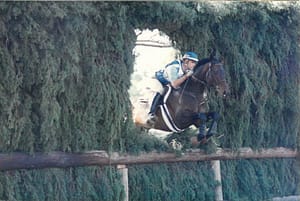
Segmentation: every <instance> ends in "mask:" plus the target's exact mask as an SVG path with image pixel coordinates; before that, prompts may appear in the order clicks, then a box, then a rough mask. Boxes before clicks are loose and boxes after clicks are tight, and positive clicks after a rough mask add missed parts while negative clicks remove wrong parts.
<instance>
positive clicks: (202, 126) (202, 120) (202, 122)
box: [197, 112, 207, 142]
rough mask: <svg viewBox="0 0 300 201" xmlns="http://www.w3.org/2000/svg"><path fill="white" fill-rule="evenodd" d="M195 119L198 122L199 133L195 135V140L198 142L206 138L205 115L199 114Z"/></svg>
mask: <svg viewBox="0 0 300 201" xmlns="http://www.w3.org/2000/svg"><path fill="white" fill-rule="evenodd" d="M197 118H198V119H199V120H200V125H199V133H198V135H197V140H198V142H200V141H202V140H203V139H204V138H205V137H206V121H207V115H206V113H204V112H200V113H199V114H198V116H197Z"/></svg>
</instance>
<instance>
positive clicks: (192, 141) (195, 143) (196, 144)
mask: <svg viewBox="0 0 300 201" xmlns="http://www.w3.org/2000/svg"><path fill="white" fill-rule="evenodd" d="M191 144H192V146H193V147H196V146H198V145H199V144H200V143H199V141H198V139H197V137H191Z"/></svg>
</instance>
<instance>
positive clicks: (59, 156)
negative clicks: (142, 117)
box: [0, 147, 299, 171]
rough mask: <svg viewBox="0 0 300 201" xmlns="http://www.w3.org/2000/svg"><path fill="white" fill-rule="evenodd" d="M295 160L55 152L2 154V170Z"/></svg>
mask: <svg viewBox="0 0 300 201" xmlns="http://www.w3.org/2000/svg"><path fill="white" fill-rule="evenodd" d="M295 157H299V152H298V151H297V150H292V149H287V148H282V147H278V148H272V149H261V150H252V149H250V148H240V149H238V150H229V149H220V150H218V151H217V152H216V153H211V154H205V153H204V152H203V151H201V150H199V149H196V150H188V151H187V152H184V153H183V154H182V155H181V156H178V155H177V154H176V153H158V152H150V153H142V154H139V155H129V154H119V153H111V154H108V153H107V152H105V151H90V152H84V153H65V152H51V153H34V154H33V155H29V154H25V153H8V154H4V153H2V154H0V170H2V171H5V170H17V169H36V168H67V167H78V166H93V165H97V166H107V165H120V164H123V165H138V164H149V163H174V162H186V161H190V162H191V161H210V160H235V159H262V158H295Z"/></svg>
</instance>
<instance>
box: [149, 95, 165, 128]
mask: <svg viewBox="0 0 300 201" xmlns="http://www.w3.org/2000/svg"><path fill="white" fill-rule="evenodd" d="M161 98H162V95H161V94H160V93H156V94H155V96H154V98H153V101H152V105H151V108H150V112H149V113H148V119H147V123H148V124H154V123H155V118H156V116H155V112H156V110H157V107H158V106H159V105H160V103H161Z"/></svg>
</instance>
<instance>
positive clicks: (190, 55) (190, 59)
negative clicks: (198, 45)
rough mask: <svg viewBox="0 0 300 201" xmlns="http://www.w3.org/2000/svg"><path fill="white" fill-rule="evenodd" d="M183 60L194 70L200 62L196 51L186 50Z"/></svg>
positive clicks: (186, 66) (185, 64) (186, 65)
mask: <svg viewBox="0 0 300 201" xmlns="http://www.w3.org/2000/svg"><path fill="white" fill-rule="evenodd" d="M182 60H183V64H184V66H185V68H186V69H189V70H192V69H193V68H194V67H195V66H196V63H197V62H198V55H197V54H196V53H195V52H186V53H185V54H184V55H183V57H182Z"/></svg>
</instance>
